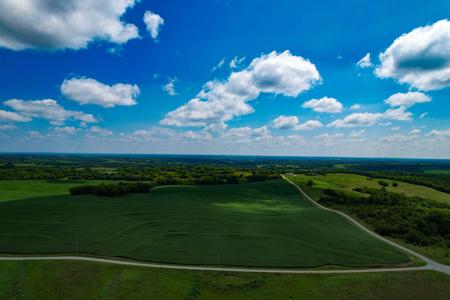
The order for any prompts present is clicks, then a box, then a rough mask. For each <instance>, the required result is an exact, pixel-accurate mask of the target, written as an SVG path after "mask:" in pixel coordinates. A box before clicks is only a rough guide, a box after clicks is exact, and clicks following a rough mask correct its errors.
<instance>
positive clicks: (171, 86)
mask: <svg viewBox="0 0 450 300" xmlns="http://www.w3.org/2000/svg"><path fill="white" fill-rule="evenodd" d="M177 81H178V79H177V78H176V77H175V78H169V82H168V83H166V84H165V85H163V87H162V89H163V91H165V92H166V93H167V94H168V95H169V96H176V95H178V94H177V92H175V82H177Z"/></svg>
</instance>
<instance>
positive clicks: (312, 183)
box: [306, 179, 314, 187]
mask: <svg viewBox="0 0 450 300" xmlns="http://www.w3.org/2000/svg"><path fill="white" fill-rule="evenodd" d="M313 185H314V181H312V180H311V179H310V180H308V182H307V183H306V186H309V187H312V186H313Z"/></svg>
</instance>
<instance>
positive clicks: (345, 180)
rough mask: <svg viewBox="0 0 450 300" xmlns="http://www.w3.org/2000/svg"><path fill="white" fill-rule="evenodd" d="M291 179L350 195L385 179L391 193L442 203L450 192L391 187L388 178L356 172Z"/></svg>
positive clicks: (407, 185)
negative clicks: (372, 177) (311, 181)
mask: <svg viewBox="0 0 450 300" xmlns="http://www.w3.org/2000/svg"><path fill="white" fill-rule="evenodd" d="M290 178H291V179H292V180H295V182H296V183H298V184H300V185H303V186H304V185H306V182H307V181H308V180H309V179H311V180H313V181H314V187H315V188H319V189H327V188H329V189H334V190H339V191H342V192H344V193H347V194H349V195H351V196H357V197H361V193H358V192H355V191H353V189H354V188H355V187H369V188H381V186H380V185H379V184H378V181H379V180H382V181H385V182H387V183H388V184H389V186H388V187H387V188H386V190H387V191H389V192H393V193H403V194H405V195H406V196H408V197H412V196H418V197H421V198H424V199H431V200H435V201H439V202H443V203H447V204H448V203H450V194H447V193H444V192H440V191H437V190H435V189H432V188H429V187H425V186H421V185H416V184H410V183H406V182H400V181H395V182H397V184H398V186H397V187H393V186H392V183H393V182H394V180H389V179H379V178H374V179H373V180H367V177H365V176H361V175H357V174H344V173H336V174H332V173H329V174H326V175H318V176H308V175H304V174H298V175H296V176H291V177H290Z"/></svg>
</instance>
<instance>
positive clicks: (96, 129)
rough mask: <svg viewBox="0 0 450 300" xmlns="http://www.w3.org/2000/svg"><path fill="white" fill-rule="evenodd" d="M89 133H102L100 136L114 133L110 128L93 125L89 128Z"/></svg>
mask: <svg viewBox="0 0 450 300" xmlns="http://www.w3.org/2000/svg"><path fill="white" fill-rule="evenodd" d="M89 133H92V134H95V135H100V136H110V135H113V132H112V131H111V130H109V129H105V128H101V127H99V126H92V127H91V128H90V129H89Z"/></svg>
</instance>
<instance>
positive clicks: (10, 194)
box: [0, 180, 109, 201]
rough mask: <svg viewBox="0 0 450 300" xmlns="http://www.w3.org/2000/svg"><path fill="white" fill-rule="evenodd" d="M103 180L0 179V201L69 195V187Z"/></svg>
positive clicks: (97, 182) (98, 182)
mask: <svg viewBox="0 0 450 300" xmlns="http://www.w3.org/2000/svg"><path fill="white" fill-rule="evenodd" d="M103 182H109V181H105V180H8V181H5V180H0V201H10V200H19V199H28V198H35V197H44V196H56V195H69V189H70V188H71V187H74V186H77V185H83V184H88V183H89V184H100V183H103Z"/></svg>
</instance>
